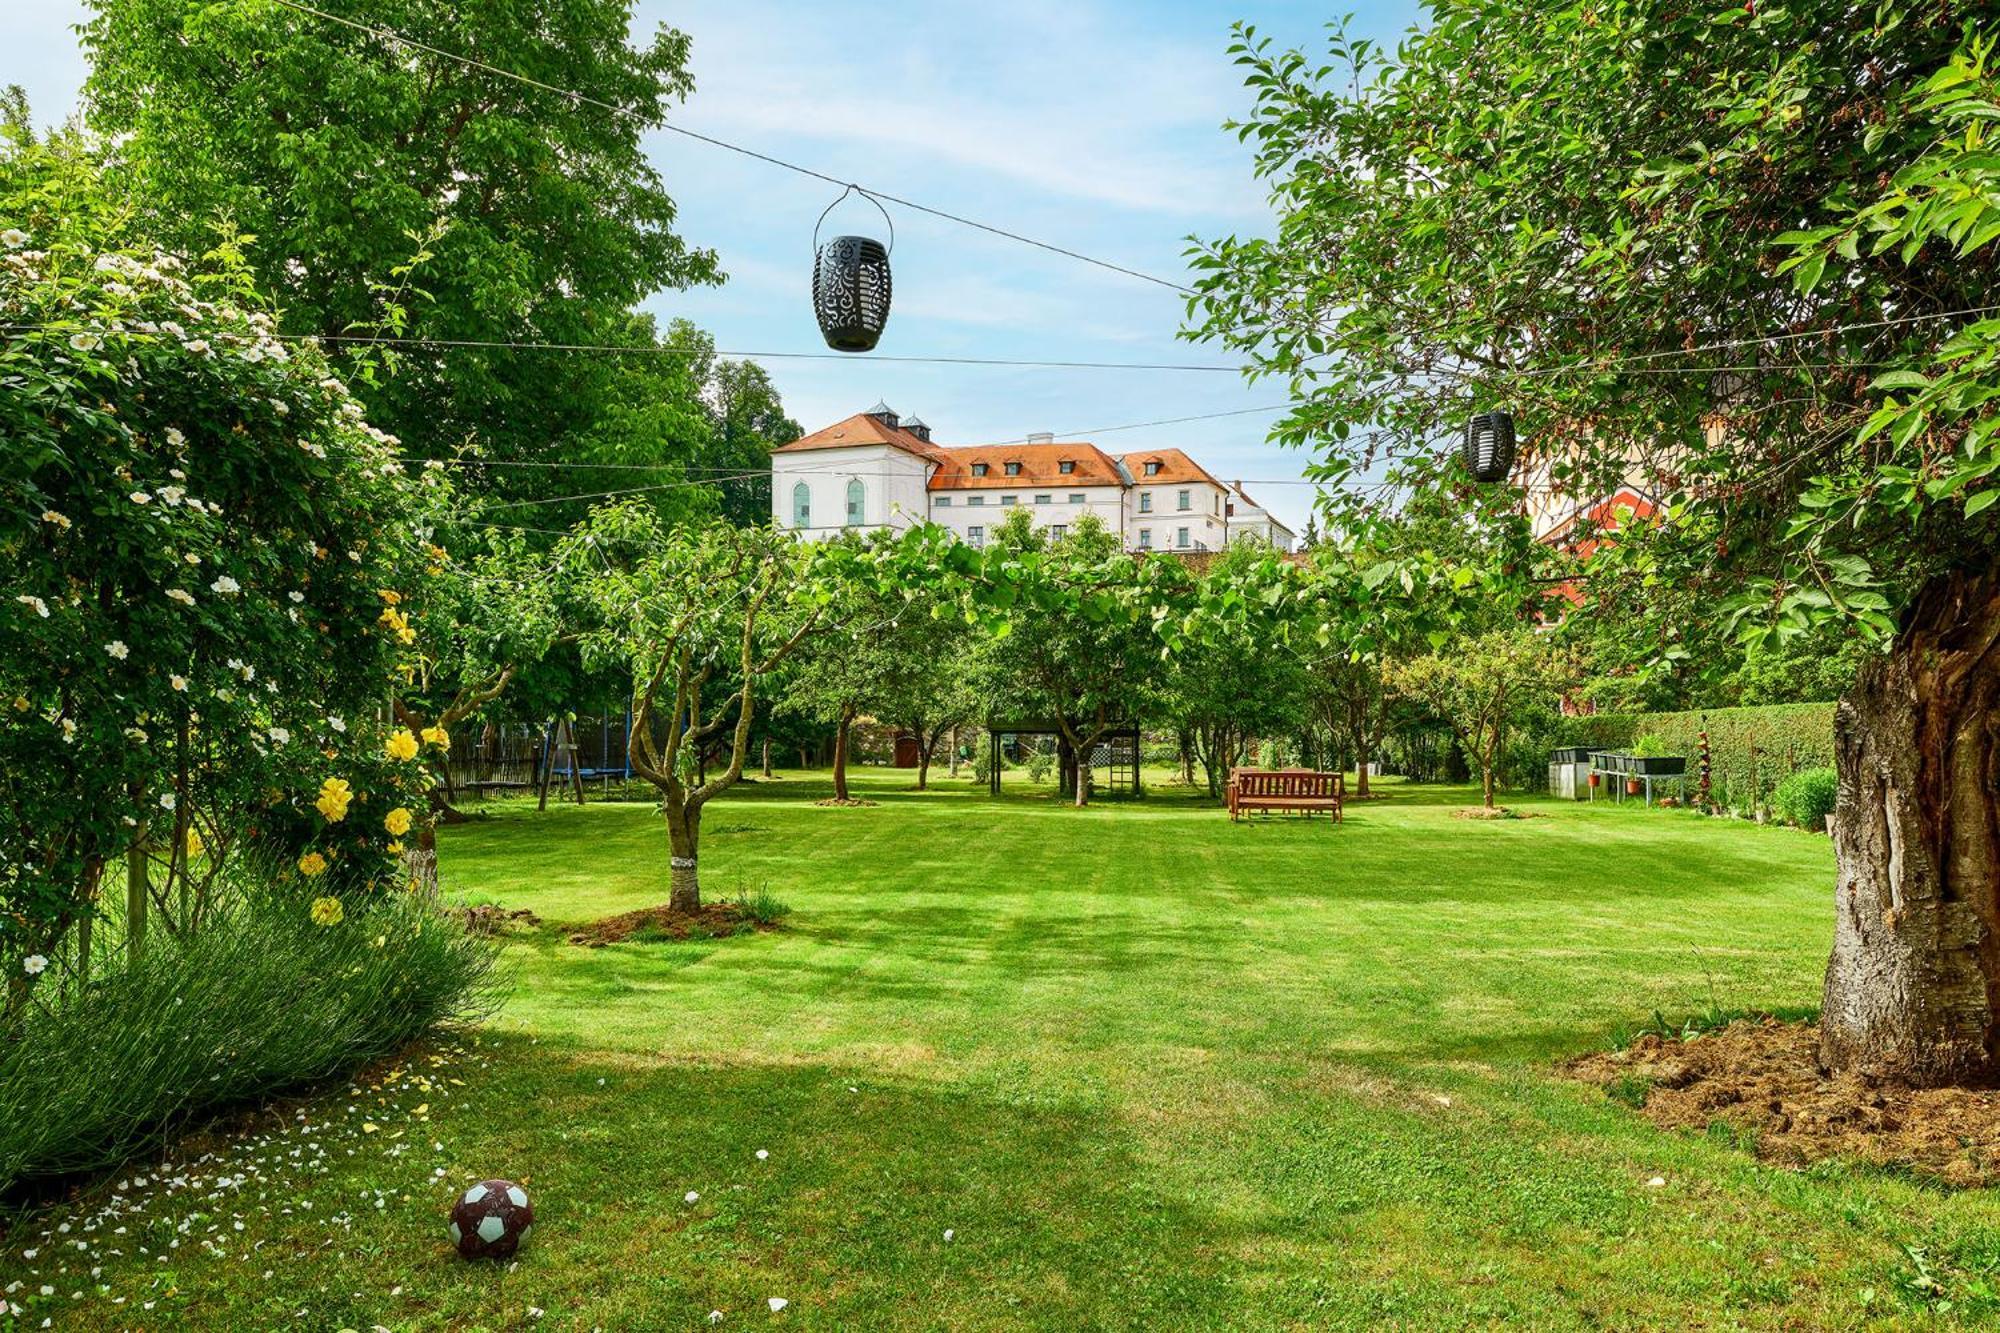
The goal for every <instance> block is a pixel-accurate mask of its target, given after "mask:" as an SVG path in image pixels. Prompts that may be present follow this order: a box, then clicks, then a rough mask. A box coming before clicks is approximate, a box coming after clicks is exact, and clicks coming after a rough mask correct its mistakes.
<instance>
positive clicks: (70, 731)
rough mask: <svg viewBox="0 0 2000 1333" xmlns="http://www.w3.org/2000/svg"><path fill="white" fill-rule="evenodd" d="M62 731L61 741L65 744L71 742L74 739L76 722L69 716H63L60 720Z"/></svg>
mask: <svg viewBox="0 0 2000 1333" xmlns="http://www.w3.org/2000/svg"><path fill="white" fill-rule="evenodd" d="M62 732H63V743H64V744H65V745H68V744H71V743H72V742H74V741H75V740H76V723H75V722H73V721H71V720H70V719H69V718H64V719H63V720H62Z"/></svg>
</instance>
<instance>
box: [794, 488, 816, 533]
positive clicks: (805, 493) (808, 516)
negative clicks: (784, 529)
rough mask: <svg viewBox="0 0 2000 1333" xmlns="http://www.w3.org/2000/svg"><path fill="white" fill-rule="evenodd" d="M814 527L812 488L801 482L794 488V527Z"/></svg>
mask: <svg viewBox="0 0 2000 1333" xmlns="http://www.w3.org/2000/svg"><path fill="white" fill-rule="evenodd" d="M812 525H813V493H812V487H810V486H808V485H806V484H805V483H804V482H800V483H799V484H798V485H796V486H794V487H792V526H793V527H795V528H809V527H811V526H812Z"/></svg>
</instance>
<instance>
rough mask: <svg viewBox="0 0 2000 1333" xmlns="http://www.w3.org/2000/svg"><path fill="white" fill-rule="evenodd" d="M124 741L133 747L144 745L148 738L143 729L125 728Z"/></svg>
mask: <svg viewBox="0 0 2000 1333" xmlns="http://www.w3.org/2000/svg"><path fill="white" fill-rule="evenodd" d="M125 739H126V740H128V741H131V742H132V743H133V744H135V745H144V744H145V743H146V741H147V740H148V739H149V737H147V735H146V729H145V728H144V727H127V728H125Z"/></svg>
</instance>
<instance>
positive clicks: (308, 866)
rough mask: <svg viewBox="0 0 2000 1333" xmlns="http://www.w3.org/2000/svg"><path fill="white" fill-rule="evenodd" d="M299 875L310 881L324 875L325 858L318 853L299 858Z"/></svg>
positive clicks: (309, 853) (308, 853)
mask: <svg viewBox="0 0 2000 1333" xmlns="http://www.w3.org/2000/svg"><path fill="white" fill-rule="evenodd" d="M299 873H300V874H301V875H304V876H305V877H306V878H307V879H312V878H314V877H316V876H319V875H324V874H325V873H326V858H325V857H324V856H321V855H320V854H319V853H318V852H307V853H306V854H305V855H304V856H301V857H300V858H299Z"/></svg>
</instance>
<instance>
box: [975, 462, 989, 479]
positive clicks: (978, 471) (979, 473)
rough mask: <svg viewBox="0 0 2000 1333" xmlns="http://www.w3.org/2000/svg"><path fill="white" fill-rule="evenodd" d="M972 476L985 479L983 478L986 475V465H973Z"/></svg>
mask: <svg viewBox="0 0 2000 1333" xmlns="http://www.w3.org/2000/svg"><path fill="white" fill-rule="evenodd" d="M972 475H973V476H975V477H983V476H985V475H986V464H984V463H974V464H973V465H972Z"/></svg>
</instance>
